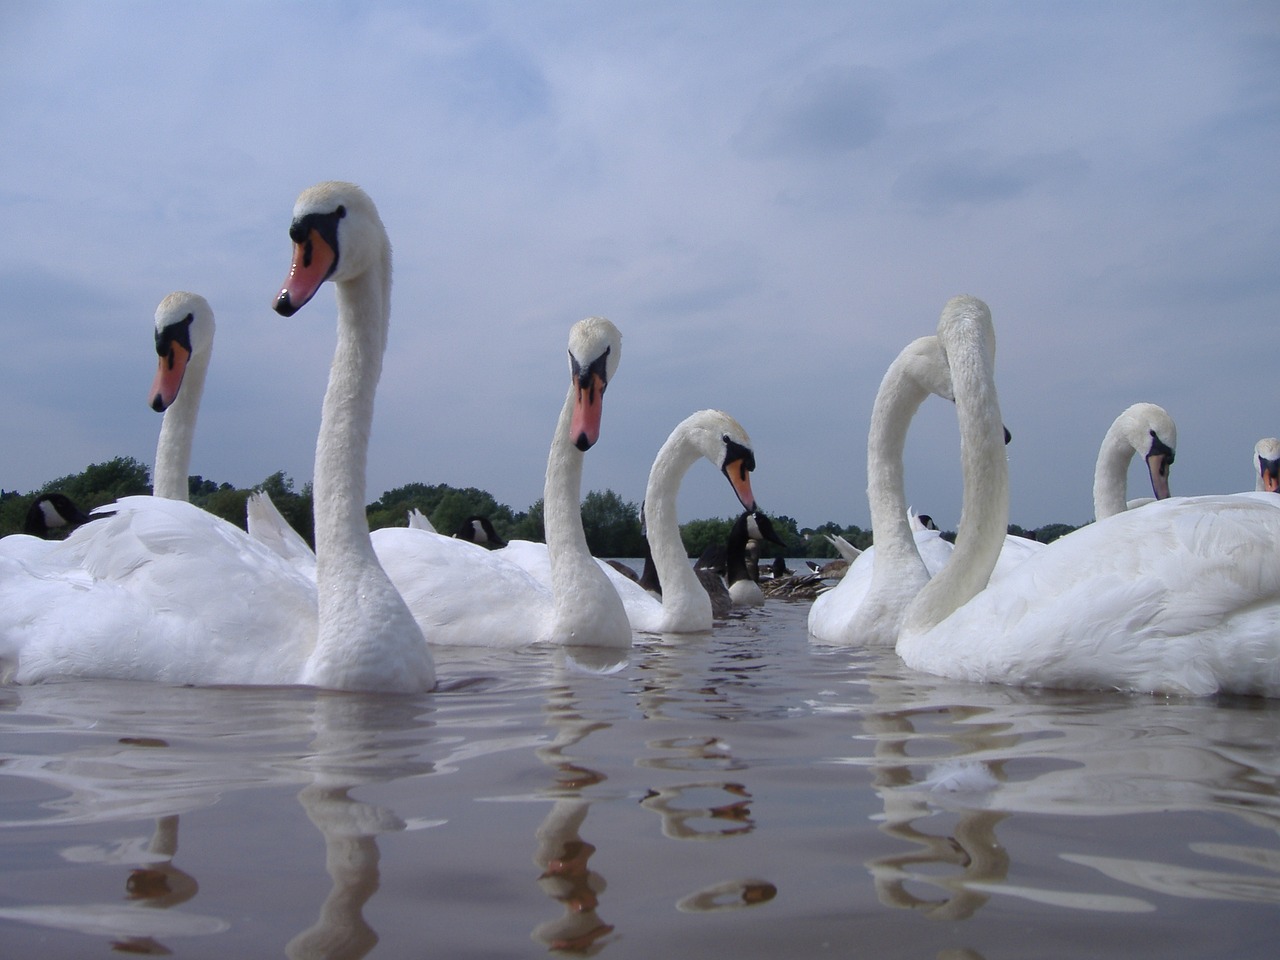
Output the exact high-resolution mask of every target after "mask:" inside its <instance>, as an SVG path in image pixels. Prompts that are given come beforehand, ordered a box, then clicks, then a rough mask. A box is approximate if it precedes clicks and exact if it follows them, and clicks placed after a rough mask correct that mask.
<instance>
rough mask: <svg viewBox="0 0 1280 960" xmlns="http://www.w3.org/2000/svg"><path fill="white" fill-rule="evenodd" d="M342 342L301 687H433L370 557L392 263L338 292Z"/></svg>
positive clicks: (319, 489) (400, 610)
mask: <svg viewBox="0 0 1280 960" xmlns="http://www.w3.org/2000/svg"><path fill="white" fill-rule="evenodd" d="M336 287H337V302H338V342H337V348H336V349H335V351H334V355H333V366H332V367H331V368H330V371H329V386H328V389H327V390H326V391H325V396H324V407H323V410H322V413H321V417H320V436H319V439H318V440H317V442H316V464H315V478H314V496H315V538H316V540H315V542H316V591H317V595H318V602H319V618H320V620H319V633H318V637H317V640H316V649H315V651H314V653H313V654H312V657H311V659H310V661H309V663H308V667H307V670H306V674H305V676H304V682H306V683H311V684H314V685H316V686H324V687H337V688H341V689H347V690H361V689H373V690H384V691H387V690H402V691H405V692H413V691H419V690H424V689H429V688H430V687H431V686H432V685H433V683H434V670H433V668H432V664H431V657H430V654H429V653H428V651H427V646H426V643H425V641H424V640H423V638H422V632H421V631H420V630H419V629H418V627H417V624H416V623H415V622H414V620H413V616H412V614H410V613H409V609H408V607H407V606H405V603H404V600H403V599H402V598H401V597H400V594H399V593H397V592H396V590H395V588H394V587H393V586H392V585H391V581H390V580H389V579H388V578H387V576H386V574H385V573H384V572H383V570H382V567H381V566H380V565H379V564H378V560H377V558H376V556H375V555H374V552H373V544H372V541H370V539H369V525H368V521H367V519H366V518H365V511H364V499H365V468H366V462H367V460H368V447H369V432H370V429H371V427H372V424H373V399H374V392H375V391H376V389H377V385H378V379H379V377H380V376H381V373H382V354H383V350H384V349H385V347H386V342H387V324H388V320H389V316H390V265H389V263H387V264H386V267H385V269H383V270H381V271H380V270H367V271H365V272H364V273H362V274H361V275H360V276H359V277H357V278H356V279H354V280H346V281H343V282H340V283H338V284H337V285H336Z"/></svg>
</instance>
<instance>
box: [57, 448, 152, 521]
mask: <svg viewBox="0 0 1280 960" xmlns="http://www.w3.org/2000/svg"><path fill="white" fill-rule="evenodd" d="M150 492H151V478H150V477H149V476H148V475H147V468H146V465H145V464H143V463H140V462H138V461H137V460H135V459H134V458H133V457H116V458H115V459H114V460H108V461H106V462H105V463H91V464H89V466H87V467H85V468H84V472H82V473H73V474H68V475H67V476H65V477H58V479H56V480H50V481H49V482H48V483H46V484H45V485H44V486H43V487H41V488H40V489H39V490H37V491H36V494H37V495H39V494H42V493H65V494H66V495H67V496H68V497H70V498H71V499H72V500H74V501H75V502H76V505H77V506H79V507H80V509H81V510H84V511H86V512H88V511H89V510H92V509H93V508H94V507H100V506H102V505H103V504H104V503H111V502H112V501H114V500H119V499H120V498H121V497H133V496H139V495H146V494H148V493H150ZM33 499H34V498H33Z"/></svg>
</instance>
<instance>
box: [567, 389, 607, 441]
mask: <svg viewBox="0 0 1280 960" xmlns="http://www.w3.org/2000/svg"><path fill="white" fill-rule="evenodd" d="M576 383H577V396H576V397H575V398H574V401H573V418H572V420H570V421H569V436H570V437H572V438H573V445H574V446H575V447H577V448H578V449H579V450H583V451H586V450H590V449H591V448H592V447H593V446H594V445H595V442H596V441H597V440H599V439H600V417H601V414H602V412H603V411H604V387H605V383H604V379H603V378H602V377H601V376H600V375H599V374H597V373H588V374H587V375H586V376H585V377H582V378H580V379H577V380H576Z"/></svg>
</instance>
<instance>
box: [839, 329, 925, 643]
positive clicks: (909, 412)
mask: <svg viewBox="0 0 1280 960" xmlns="http://www.w3.org/2000/svg"><path fill="white" fill-rule="evenodd" d="M930 341H934V342H932V343H930ZM926 344H928V345H929V346H930V347H932V348H934V349H936V338H933V337H927V338H923V339H922V340H921V341H917V342H916V344H913V347H917V346H921V347H922V346H924V345H926ZM914 362H915V361H914V358H913V357H912V356H911V355H909V354H908V352H907V351H904V352H903V353H902V354H899V356H898V357H897V359H895V360H894V362H893V363H892V364H890V365H889V369H888V370H887V371H885V375H884V379H883V380H881V382H880V389H879V391H878V392H877V393H876V399H875V404H874V406H873V407H872V409H871V426H870V429H869V431H868V433H867V499H868V501H869V503H870V507H871V529H872V533H873V538H874V543H875V548H876V549H875V555H874V566H873V567H872V573H871V586H870V587H869V588H868V590H867V595H866V597H865V598H864V599H863V602H862V605H861V606H860V607H859V608H858V614H857V617H856V619H855V622H854V627H853V630H852V633H853V635H854V636H855V637H856V638H857V640H858V642H859V643H865V644H868V645H883V644H891V643H893V641H894V640H895V639H897V635H898V628H899V626H900V625H901V623H902V617H903V614H904V613H905V611H906V606H907V603H908V602H909V601H910V600H911V599H912V598H913V597H914V596H915V595H916V594H917V593H918V592H919V591H920V590H921V589H922V588H923V587H924V585H925V584H926V583H928V582H929V573H928V571H927V570H926V569H925V565H924V561H923V560H921V559H920V552H919V550H917V549H916V543H915V538H914V536H913V534H912V532H911V526H910V523H909V522H908V520H907V502H906V490H905V481H904V477H903V463H902V458H903V450H904V448H905V447H906V442H907V429H908V427H910V426H911V419H912V418H913V417H914V416H915V414H916V411H917V410H918V409H920V404H921V403H923V402H924V399H925V397H927V396H929V394H930V392H931V390H930V389H929V387H928V386H927V385H926V384H924V383H923V382H921V381H920V380H919V379H917V378H916V377H914V376H911V375H910V374H909V369H910V367H911V365H912V364H913V363H914Z"/></svg>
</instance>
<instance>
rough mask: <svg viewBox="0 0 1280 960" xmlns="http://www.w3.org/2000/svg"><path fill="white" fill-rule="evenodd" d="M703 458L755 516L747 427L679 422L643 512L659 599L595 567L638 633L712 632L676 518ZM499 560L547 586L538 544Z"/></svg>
mask: <svg viewBox="0 0 1280 960" xmlns="http://www.w3.org/2000/svg"><path fill="white" fill-rule="evenodd" d="M700 458H705V459H707V460H709V461H710V462H711V463H713V464H714V465H715V466H716V469H718V470H719V471H720V472H721V473H723V474H724V475H725V477H726V478H727V479H728V480H729V483H730V485H731V486H732V487H733V490H734V493H735V494H736V495H737V497H738V500H739V502H740V503H742V505H743V507H744V508H745V509H748V510H754V509H755V495H754V494H753V493H752V492H751V471H752V470H754V469H755V466H756V461H755V454H754V453H753V452H752V449H751V438H750V437H749V436H747V432H746V430H744V429H743V428H742V425H741V424H739V423H738V421H736V420H735V419H733V417H731V416H729V414H727V413H725V412H723V411H721V410H699V411H698V412H697V413H693V414H690V415H689V416H688V417H685V419H684V420H682V421H680V423H678V424H677V425H676V428H675V429H674V430H672V431H671V434H670V435H669V436H668V437H667V439H666V441H665V442H664V443H663V444H662V447H661V448H659V450H658V454H657V456H656V457H654V460H653V466H652V467H650V469H649V481H648V484H647V485H646V487H645V498H644V505H643V515H644V525H645V529H646V540H647V542H648V545H649V550H650V553H651V554H652V557H653V566H654V569H655V570H656V572H657V575H658V580H659V583H660V585H661V591H662V596H661V598H659V597H657V596H655V595H654V594H652V593H650V592H649V591H648V590H646V589H645V588H644V587H643V586H641V585H640V584H639V583H637V582H636V581H635V580H632V579H630V578H629V577H627V576H625V575H624V574H622V573H620V572H619V571H617V570H615V569H614V568H613V567H612V566H610V565H609V564H608V563H606V562H605V561H603V560H596V561H595V562H596V564H597V565H598V566H599V567H600V569H601V570H602V571H603V572H604V573H605V575H606V576H607V577H608V578H609V582H610V583H612V584H613V587H614V589H615V590H616V591H617V593H618V594H619V596H621V598H622V602H623V605H624V607H625V608H626V612H627V620H628V622H629V623H630V624H631V629H633V630H639V631H642V632H646V633H700V632H706V631H709V630H711V628H712V625H713V624H714V613H713V610H712V603H711V598H710V596H709V595H708V594H707V590H706V588H705V587H704V586H703V585H702V583H701V582H700V581H699V580H698V574H697V573H696V572H695V571H694V569H693V565H692V563H690V561H689V556H688V553H687V551H686V550H685V547H684V541H683V540H682V539H681V537H680V521H679V518H678V517H677V515H676V500H677V497H678V495H679V492H680V482H681V480H683V479H684V475H685V474H686V473H688V472H689V468H690V467H692V466H693V464H694V463H696V462H697V461H698V460H699V459H700ZM549 546H550V543H549V542H548V547H549ZM498 552H499V553H503V554H507V555H508V556H510V557H511V558H512V560H513V561H514V562H516V563H518V564H520V565H521V566H522V567H524V568H525V569H526V570H527V571H528V572H529V573H530V574H531V575H532V576H534V577H535V578H537V579H538V580H541V581H542V582H544V583H546V582H547V575H548V572H547V559H546V554H547V548H545V547H543V546H542V545H541V544H537V543H529V542H527V541H516V542H513V543H511V544H509V545H508V546H507V547H506V548H505V549H504V550H500V551H498Z"/></svg>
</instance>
